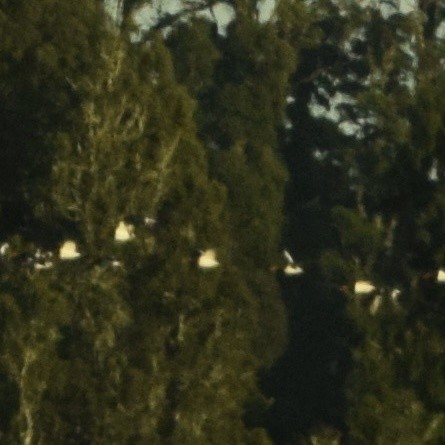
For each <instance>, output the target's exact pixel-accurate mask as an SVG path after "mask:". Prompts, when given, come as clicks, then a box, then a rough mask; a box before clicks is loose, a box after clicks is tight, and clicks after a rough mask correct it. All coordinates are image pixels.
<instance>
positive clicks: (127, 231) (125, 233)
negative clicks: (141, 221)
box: [114, 221, 135, 242]
mask: <svg viewBox="0 0 445 445" xmlns="http://www.w3.org/2000/svg"><path fill="white" fill-rule="evenodd" d="M134 236H135V235H134V226H133V224H126V223H125V222H124V221H120V222H119V224H118V225H117V227H116V230H115V231H114V239H115V240H116V241H120V242H126V241H130V240H132V239H133V238H134Z"/></svg>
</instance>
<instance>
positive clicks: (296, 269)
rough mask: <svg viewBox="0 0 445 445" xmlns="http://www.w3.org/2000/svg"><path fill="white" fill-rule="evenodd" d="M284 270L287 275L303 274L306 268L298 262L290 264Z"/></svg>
mask: <svg viewBox="0 0 445 445" xmlns="http://www.w3.org/2000/svg"><path fill="white" fill-rule="evenodd" d="M283 272H284V274H285V275H301V274H302V273H303V272H304V270H303V268H302V267H300V266H298V265H297V264H288V265H287V266H286V267H285V268H284V269H283Z"/></svg>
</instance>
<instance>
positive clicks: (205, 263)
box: [198, 249, 219, 269]
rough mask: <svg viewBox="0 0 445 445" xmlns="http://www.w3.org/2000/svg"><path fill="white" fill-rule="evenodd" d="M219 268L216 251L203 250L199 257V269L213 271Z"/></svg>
mask: <svg viewBox="0 0 445 445" xmlns="http://www.w3.org/2000/svg"><path fill="white" fill-rule="evenodd" d="M218 266H219V262H218V261H217V259H216V252H215V249H207V250H201V251H200V255H199V257H198V267H199V268H201V269H213V268H215V267H218Z"/></svg>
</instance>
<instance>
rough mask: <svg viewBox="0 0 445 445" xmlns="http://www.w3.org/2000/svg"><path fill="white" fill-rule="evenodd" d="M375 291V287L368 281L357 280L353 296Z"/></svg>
mask: <svg viewBox="0 0 445 445" xmlns="http://www.w3.org/2000/svg"><path fill="white" fill-rule="evenodd" d="M374 291H375V286H374V285H373V284H372V283H371V282H370V281H363V280H359V281H356V282H355V284H354V294H356V295H366V294H370V293H371V292H374Z"/></svg>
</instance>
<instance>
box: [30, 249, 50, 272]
mask: <svg viewBox="0 0 445 445" xmlns="http://www.w3.org/2000/svg"><path fill="white" fill-rule="evenodd" d="M52 257H53V253H52V252H50V251H49V252H42V251H41V250H40V249H37V251H36V253H35V254H34V258H33V260H32V261H33V263H34V270H44V269H51V267H53V265H54V264H53V262H52V260H51V259H52Z"/></svg>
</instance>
